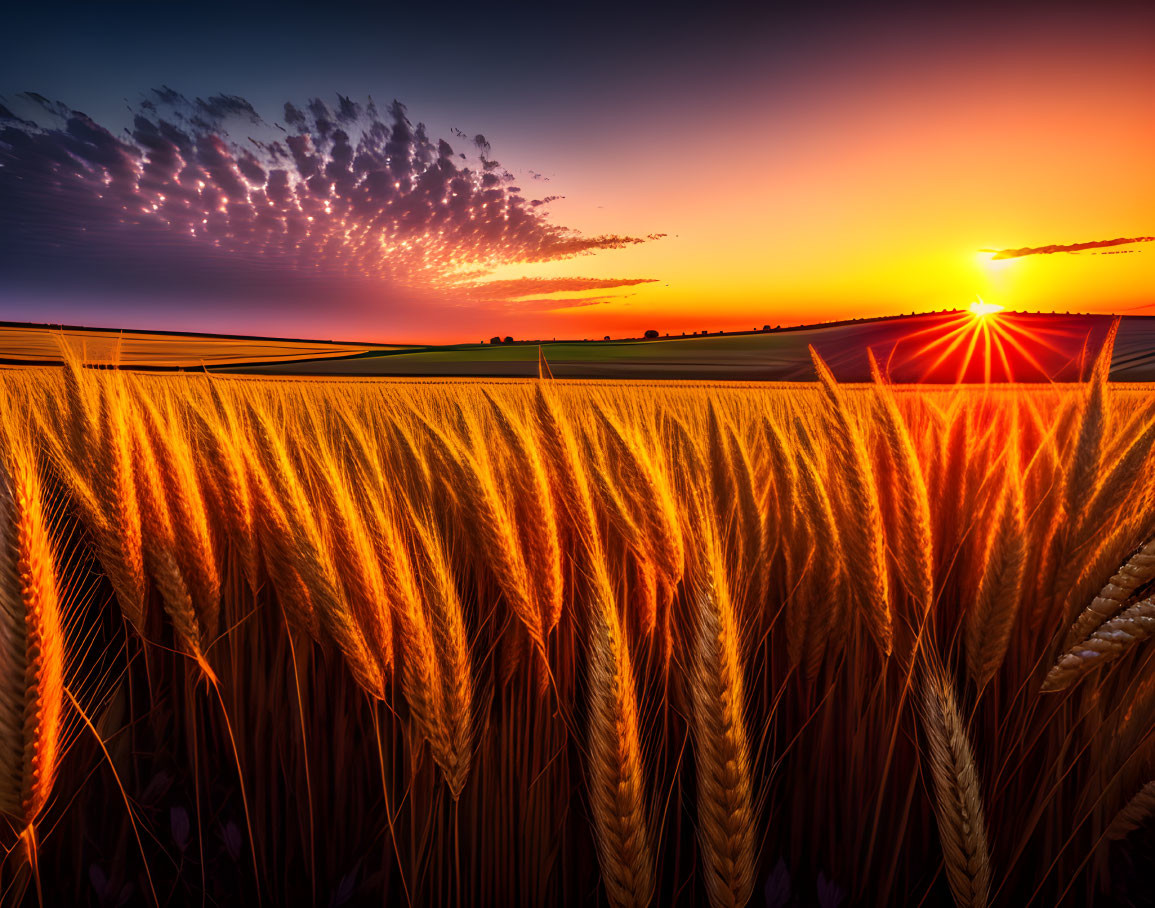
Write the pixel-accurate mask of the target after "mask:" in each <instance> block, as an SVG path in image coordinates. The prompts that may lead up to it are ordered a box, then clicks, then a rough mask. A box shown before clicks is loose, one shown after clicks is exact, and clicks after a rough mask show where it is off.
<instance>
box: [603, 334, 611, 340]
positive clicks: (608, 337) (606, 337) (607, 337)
mask: <svg viewBox="0 0 1155 908" xmlns="http://www.w3.org/2000/svg"><path fill="white" fill-rule="evenodd" d="M609 339H610V336H609V335H608V334H607V335H606V336H605V337H603V338H602V340H604V341H608V340H609Z"/></svg>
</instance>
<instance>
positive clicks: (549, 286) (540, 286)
mask: <svg viewBox="0 0 1155 908" xmlns="http://www.w3.org/2000/svg"><path fill="white" fill-rule="evenodd" d="M656 281H657V278H652V277H634V278H600V277H523V278H515V279H513V280H505V281H483V282H477V283H473V284H472V285H470V286H469V287H468V289H467V290H466V293H467V294H468V296H469V297H470V298H472V299H478V300H481V299H519V298H521V297H527V296H540V295H542V294H545V293H580V292H582V291H585V290H613V289H617V288H619V287H636V286H637V285H638V284H653V283H655V282H656Z"/></svg>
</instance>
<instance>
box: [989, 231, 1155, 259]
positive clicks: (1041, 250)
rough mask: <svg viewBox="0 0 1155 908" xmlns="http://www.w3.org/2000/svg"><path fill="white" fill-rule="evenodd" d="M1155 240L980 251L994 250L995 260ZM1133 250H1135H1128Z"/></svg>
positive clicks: (1153, 239)
mask: <svg viewBox="0 0 1155 908" xmlns="http://www.w3.org/2000/svg"><path fill="white" fill-rule="evenodd" d="M1150 242H1155V236H1134V237H1118V238H1116V239H1113V240H1091V241H1090V242H1089V243H1071V244H1070V245H1068V246H1058V245H1053V246H1024V247H1023V248H1022V249H980V250H979V252H993V253H994V257H993V259H992V260H993V261H997V260H999V259H1018V258H1022V257H1023V256H1027V255H1051V254H1052V253H1055V252H1082V251H1083V250H1084V249H1101V248H1103V247H1105V246H1130V245H1131V244H1132V243H1150ZM1126 251H1128V252H1133V251H1135V250H1126Z"/></svg>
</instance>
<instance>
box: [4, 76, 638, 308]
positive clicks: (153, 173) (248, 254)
mask: <svg viewBox="0 0 1155 908" xmlns="http://www.w3.org/2000/svg"><path fill="white" fill-rule="evenodd" d="M452 138H453V139H454V141H455V142H458V146H459V147H460V148H462V149H463V150H462V151H458V150H456V149H455V147H454V146H453V145H450V144H449V142H447V141H446V140H444V139H434V138H433V137H431V136H429V135H428V134H427V131H426V128H425V126H424V125H423V124H422V123H416V124H414V123H413V122H412V121H411V120H410V119H409V116H408V112H407V110H406V108H405V106H404V105H403V104H401V103H399V102H397V101H394V102H393V103H392V104H390V105H389V106H388V107H387V108H386V109H385V110H379V109H378V108H377V106H376V105H375V104H374V102H373V101H372V100H371V99H370V100H368V101H367V102H365V103H362V102H359V101H356V100H353V99H351V98H348V97H345V96H342V95H337V99H336V103H335V104H329V103H326V102H324V101H322V100H320V99H312V100H310V101H308V102H307V103H305V104H303V105H297V104H294V103H286V104H285V105H284V110H283V114H282V118H281V121H280V122H268V121H266V120H264V119H263V118H262V117H261V116H260V114H258V112H257V111H256V110H255V109H254V108H253V106H252V105H251V104H249V102H248V101H246V100H245V99H244V98H240V97H237V96H234V95H223V94H222V95H214V96H212V97H209V98H187V97H185V96H183V95H181V94H179V93H178V92H176V91H174V90H172V89H170V88H168V87H163V88H161V89H156V90H154V91H152V92H151V93H150V94H149V95H148V96H147V97H146V98H145V99H143V100H142V101H141V102H140V103H139V104H138V105H136V107H135V108H134V109H133V111H132V125H131V126H130V127H129V128H127V129H125V130H124V132H123V133H117V134H114V133H113V132H112V131H111V130H110V129H108V128H106V127H104V126H102V125H101V124H99V123H97V122H95V121H94V120H93V119H91V118H90V117H88V116H86V115H85V114H83V113H81V112H79V111H76V110H72V109H71V108H69V107H68V106H67V105H65V104H62V103H60V102H57V101H53V100H50V99H48V98H45V97H43V96H41V95H38V94H35V93H27V94H23V95H19V96H16V97H15V98H13V99H0V247H3V248H4V249H6V250H7V253H4V252H0V261H2V262H3V264H4V265H5V271H6V272H7V273H9V275H10V276H11V275H15V274H16V273H17V272H19V271H20V269H21V268H24V271H25V272H26V275H25V276H28V277H31V276H33V272H36V271H37V270H39V271H43V270H44V269H45V268H46V267H48V266H50V265H51V263H52V262H54V261H55V262H57V263H58V264H59V267H60V268H62V269H64V270H65V271H67V272H69V273H71V274H73V275H74V276H75V278H76V280H77V281H80V282H86V281H96V282H97V283H99V282H100V281H101V280H102V279H103V278H104V277H109V276H111V273H112V272H118V271H121V272H122V271H123V269H124V268H126V267H129V268H132V269H133V270H134V280H137V281H142V280H145V278H146V277H147V274H148V273H149V272H152V271H155V272H156V275H155V277H156V278H157V281H158V282H159V281H163V280H168V281H170V282H172V281H183V280H186V279H187V280H188V281H192V282H193V283H194V284H195V283H196V282H198V281H205V282H208V283H210V284H211V283H212V281H213V280H217V279H219V280H223V281H226V282H228V283H229V284H230V285H231V286H236V285H237V284H238V283H240V284H252V285H253V286H255V287H260V286H267V287H272V288H275V287H276V286H277V283H278V281H280V282H281V283H284V282H286V281H292V282H297V281H300V280H302V279H304V280H308V279H310V278H312V279H339V280H343V281H360V282H370V283H381V284H384V285H392V286H401V287H408V288H414V289H417V290H422V291H428V292H437V293H443V294H444V293H450V294H452V295H456V296H459V297H461V298H462V299H472V300H477V301H479V302H484V301H508V300H511V299H516V298H520V297H527V296H531V295H540V294H549V293H556V292H559V291H567V292H580V291H582V290H604V289H608V288H612V287H625V286H632V285H635V284H638V283H642V282H644V280H645V279H624V280H612V279H587V278H568V279H564V280H560V281H546V280H543V281H536V280H529V281H496V282H484V281H483V279H484V277H485V276H486V275H487V274H488V273H489V272H490V271H491V270H492V269H494V268H496V267H498V266H502V265H509V264H516V263H532V262H546V261H555V260H561V259H568V258H573V257H575V256H579V255H586V254H590V253H594V252H598V251H601V250H607V249H618V248H622V247H625V246H630V245H634V244H638V243H643V242H647V241H648V240H651V239H656V238H657V237H658V236H659V235H657V234H654V235H651V236H648V237H635V236H628V235H621V234H602V235H598V236H585V235H582V234H580V233H578V232H576V231H574V230H570V229H567V228H566V227H564V226H560V225H557V224H554V223H552V222H551V221H550V220H549V218H548V215H547V213H546V208H547V206H548V203H549V202H550V201H551V200H552V197H544V198H532V197H529V195H527V194H524V193H523V191H522V190H521V188H520V187H518V186H517V185H516V183H517V181H516V180H515V178H514V177H513V175H512V174H510V173H509V172H508V171H506V169H505V168H503V167H502V166H501V164H500V163H499V162H498V161H496V160H494V159H493V158H492V157H491V147H490V144H489V142H488V141H487V140H486V138H485V137H484V136H482V135H475V136H467V135H465V134H464V133H461V132H460V131H456V130H455V131H454V135H453V136H452ZM531 176H532V177H536V174H531ZM22 263H24V264H23V265H22ZM9 266H11V269H10V268H9ZM532 302H533V304H534V307H535V308H536V304H537V303H540V302H542V301H541V300H534V301H532ZM554 302H556V303H557V304H558V305H564V302H563V301H554Z"/></svg>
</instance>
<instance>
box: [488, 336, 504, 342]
mask: <svg viewBox="0 0 1155 908" xmlns="http://www.w3.org/2000/svg"><path fill="white" fill-rule="evenodd" d="M489 342H490V343H491V344H500V343H501V338H500V337H491V338H490V339H489Z"/></svg>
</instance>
